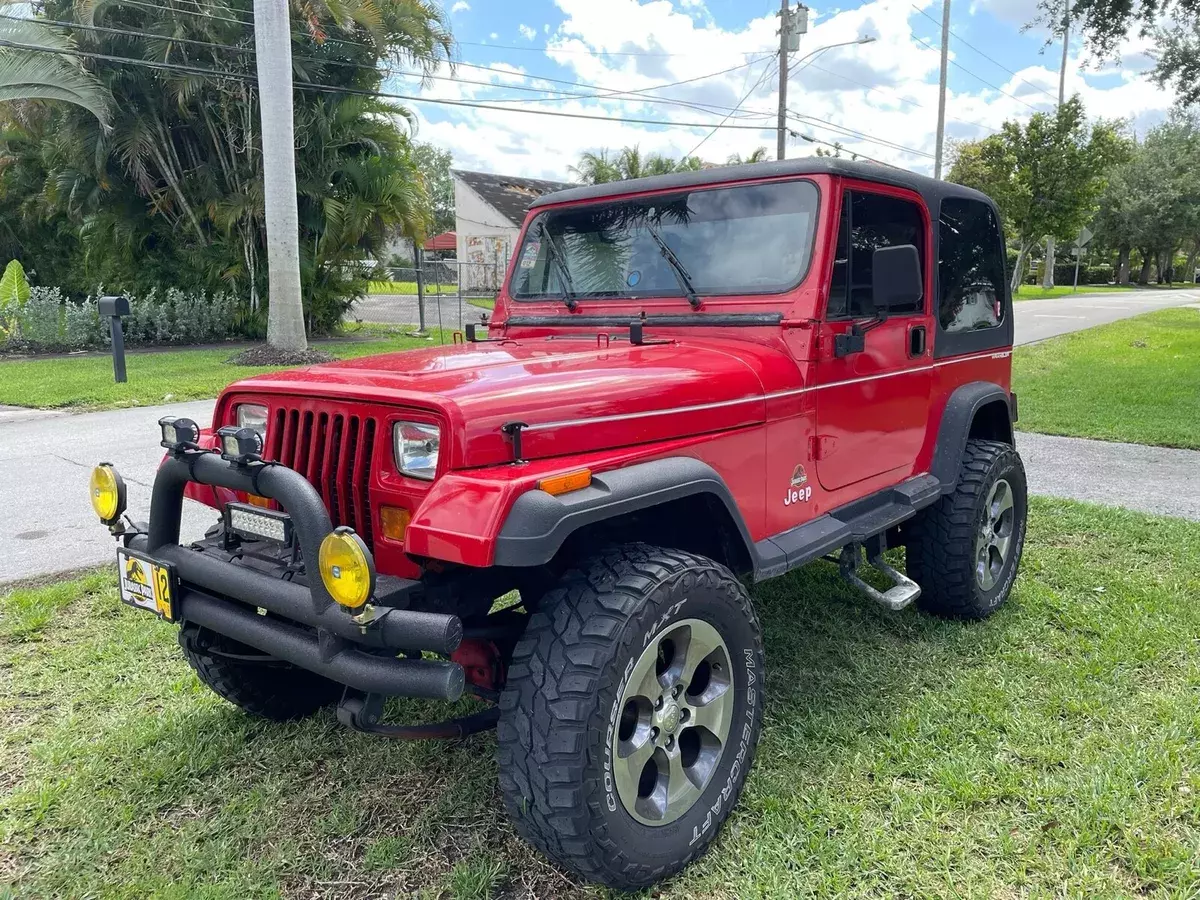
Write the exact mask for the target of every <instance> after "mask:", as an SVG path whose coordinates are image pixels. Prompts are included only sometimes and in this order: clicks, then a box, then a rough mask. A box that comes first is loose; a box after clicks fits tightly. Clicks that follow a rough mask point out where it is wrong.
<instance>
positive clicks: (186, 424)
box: [158, 416, 200, 450]
mask: <svg viewBox="0 0 1200 900" xmlns="http://www.w3.org/2000/svg"><path fill="white" fill-rule="evenodd" d="M158 426H159V427H160V428H161V429H162V445H163V446H164V447H166V448H167V449H168V450H186V449H189V448H195V447H197V446H199V444H200V426H199V425H197V424H196V423H195V422H193V421H192V420H191V419H185V418H184V417H183V416H164V417H163V418H161V419H159V420H158Z"/></svg>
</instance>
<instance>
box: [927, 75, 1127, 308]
mask: <svg viewBox="0 0 1200 900" xmlns="http://www.w3.org/2000/svg"><path fill="white" fill-rule="evenodd" d="M1128 152H1129V149H1128V142H1127V141H1126V140H1125V139H1124V138H1123V137H1122V135H1121V133H1120V132H1119V130H1118V129H1117V127H1116V126H1115V125H1114V124H1112V123H1110V122H1103V121H1101V122H1096V123H1093V124H1092V125H1091V126H1090V127H1089V125H1088V123H1087V121H1086V119H1085V117H1084V111H1083V104H1082V103H1081V102H1080V100H1079V98H1078V97H1073V98H1071V99H1070V100H1069V101H1067V102H1066V103H1064V104H1063V105H1062V106H1060V107H1059V108H1058V109H1057V111H1056V112H1055V113H1054V114H1053V115H1050V114H1047V113H1035V114H1034V115H1033V116H1031V117H1030V119H1029V121H1028V122H1026V123H1025V124H1024V125H1022V124H1020V123H1018V122H1005V123H1004V126H1003V128H1002V129H1001V130H1000V131H999V132H997V133H996V134H994V135H991V136H990V137H987V138H984V139H983V140H982V141H976V142H968V143H963V144H960V145H958V146H957V147H956V148H955V149H954V151H953V153H954V161H953V164H952V165H951V167H950V173H949V176H948V178H949V180H950V181H954V182H957V183H959V184H965V185H967V186H968V187H973V188H976V189H978V190H981V191H983V192H984V193H985V194H988V195H990V196H991V197H992V198H993V199H994V200H995V201H996V203H997V205H998V206H999V207H1000V211H1001V213H1002V215H1003V216H1004V219H1005V223H1006V226H1007V227H1008V228H1009V229H1010V232H1011V236H1012V238H1013V239H1014V241H1015V242H1016V245H1017V262H1016V265H1015V266H1014V267H1013V272H1012V290H1013V292H1014V293H1015V292H1016V291H1018V290H1019V289H1020V286H1021V278H1022V276H1023V274H1024V268H1025V263H1026V260H1027V258H1028V256H1029V251H1030V250H1031V249H1033V246H1034V244H1036V243H1037V242H1038V241H1039V240H1040V239H1041V238H1043V237H1045V236H1046V235H1053V236H1054V237H1056V238H1058V239H1060V240H1069V239H1070V238H1071V237H1073V236H1074V235H1075V233H1076V232H1077V231H1078V230H1079V228H1080V227H1081V226H1082V225H1084V224H1085V223H1086V222H1088V221H1089V220H1090V219H1091V218H1092V214H1093V212H1094V211H1095V208H1096V204H1097V201H1098V199H1099V197H1100V194H1101V192H1102V191H1103V190H1104V186H1105V183H1106V180H1107V176H1108V173H1109V172H1110V170H1111V169H1112V168H1113V167H1114V166H1115V165H1116V164H1118V163H1119V162H1120V161H1121V160H1122V159H1124V158H1125V157H1126V156H1127V154H1128Z"/></svg>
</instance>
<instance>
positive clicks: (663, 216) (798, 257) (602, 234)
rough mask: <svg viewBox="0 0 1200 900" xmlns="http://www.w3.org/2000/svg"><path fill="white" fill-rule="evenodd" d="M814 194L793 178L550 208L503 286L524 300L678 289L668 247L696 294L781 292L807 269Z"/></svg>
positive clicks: (635, 294) (529, 231) (672, 292)
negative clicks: (506, 286) (508, 280)
mask: <svg viewBox="0 0 1200 900" xmlns="http://www.w3.org/2000/svg"><path fill="white" fill-rule="evenodd" d="M817 203H818V193H817V188H816V185H814V184H813V183H812V182H811V181H807V180H797V181H785V182H771V183H767V184H754V185H740V186H732V187H722V188H706V189H703V190H692V191H685V192H680V193H672V194H662V195H658V196H655V197H646V198H637V199H630V200H615V201H610V202H606V203H589V204H587V205H583V206H577V207H564V208H562V209H551V210H547V211H545V212H542V213H539V214H538V215H537V216H536V217H535V218H534V219H533V220H532V221H531V222H530V223H529V228H528V229H526V232H525V239H524V241H523V242H522V244H521V247H520V249H519V250H518V252H517V265H516V267H515V268H514V269H513V275H512V279H511V282H510V285H509V291H510V293H511V294H512V296H513V297H515V298H517V299H521V300H536V299H541V298H556V299H557V298H564V297H566V296H567V293H568V292H569V293H570V294H571V296H573V297H574V298H575V299H578V300H586V299H588V298H605V297H607V298H622V297H629V298H639V297H653V296H658V297H661V296H676V295H683V294H684V293H685V292H684V289H683V288H682V287H681V285H680V282H679V278H678V274H677V273H676V272H675V271H674V269H673V267H672V265H671V263H670V262H669V261H668V255H669V254H673V255H674V256H675V258H676V259H677V260H678V262H679V263H680V264H681V265H682V267H683V269H684V270H685V271H686V273H687V280H688V281H690V282H691V285H692V287H693V288H694V289H695V291H696V293H697V294H699V295H701V296H719V295H731V294H771V293H778V292H780V291H785V290H788V289H790V288H792V287H795V286H796V285H797V284H799V283H800V281H801V280H802V279H803V278H804V275H805V273H806V272H807V271H808V264H809V260H810V258H811V256H812V246H813V232H814V229H815V225H816V221H817ZM663 244H665V245H666V248H665V249H664V247H663V246H662V245H663ZM668 251H669V253H668Z"/></svg>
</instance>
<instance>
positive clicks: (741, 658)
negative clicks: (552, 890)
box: [497, 545, 763, 888]
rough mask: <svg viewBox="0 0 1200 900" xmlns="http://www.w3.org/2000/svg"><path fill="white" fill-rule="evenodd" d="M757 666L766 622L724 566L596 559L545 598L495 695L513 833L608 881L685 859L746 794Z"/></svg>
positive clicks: (639, 878) (651, 873) (758, 690)
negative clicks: (499, 692)
mask: <svg viewBox="0 0 1200 900" xmlns="http://www.w3.org/2000/svg"><path fill="white" fill-rule="evenodd" d="M762 678H763V650H762V634H761V630H760V627H759V623H758V619H757V618H756V616H755V614H754V609H753V607H752V605H751V602H750V597H749V595H748V594H747V592H746V590H745V588H744V587H743V586H742V584H741V583H740V582H739V581H738V580H737V579H736V578H735V577H734V576H733V574H732V573H731V572H730V571H729V570H728V569H726V568H725V567H724V566H721V565H719V564H718V563H716V562H713V561H712V560H709V559H705V558H703V557H698V556H694V555H691V554H688V553H683V552H680V551H676V550H667V549H661V548H657V547H649V546H645V545H628V546H624V547H620V548H617V549H614V550H612V551H609V552H605V553H602V554H599V555H597V556H595V557H593V558H591V559H588V560H586V561H585V562H583V563H582V564H581V565H580V566H579V568H578V569H574V570H572V571H569V572H568V573H567V574H566V575H565V576H564V577H563V579H562V580H561V582H560V583H559V585H558V586H557V587H555V588H554V589H552V590H551V591H549V592H548V593H547V595H546V596H545V597H544V598H543V599H542V602H541V604H540V607H539V610H538V612H537V613H535V614H534V615H533V616H532V618H531V620H530V623H529V626H528V627H527V629H526V632H525V635H524V636H523V638H522V639H521V641H520V643H518V645H517V647H516V650H515V652H514V655H513V660H512V666H511V668H510V670H509V678H508V685H507V688H506V689H505V691H504V693H503V695H502V697H501V700H500V708H501V718H500V724H499V729H498V750H497V753H498V757H499V764H500V786H501V789H502V791H503V794H504V800H505V805H506V807H507V809H508V812H509V815H510V816H511V817H512V819H513V821H514V822H515V823H516V827H517V829H518V831H519V832H520V833H521V835H522V836H523V837H525V839H526V840H528V841H529V842H530V843H531V844H533V845H534V846H535V847H537V848H538V849H539V850H541V851H542V852H544V853H545V854H547V855H548V856H550V857H551V858H552V859H554V860H555V861H557V862H558V863H559V864H561V865H563V866H564V867H566V868H568V869H570V870H572V871H574V872H576V873H578V874H579V875H581V876H583V877H585V878H588V879H589V880H593V881H599V882H602V883H604V884H607V885H610V886H612V887H618V888H635V887H639V886H643V885H647V884H650V883H651V882H654V881H656V880H658V879H660V878H663V877H665V876H667V875H670V874H672V873H674V872H677V871H679V870H680V869H682V868H683V867H684V866H685V865H687V864H688V863H689V862H690V861H691V860H693V859H695V858H696V857H697V856H699V855H700V854H701V853H703V852H704V850H705V849H706V848H707V847H708V845H709V844H710V843H711V842H712V840H713V839H714V838H715V837H716V835H717V832H718V831H719V829H720V827H721V825H722V823H723V822H724V820H725V819H726V818H727V817H728V815H729V812H730V810H731V808H732V807H733V805H734V803H735V802H736V801H737V799H738V796H739V795H740V793H741V790H742V786H743V784H744V782H745V779H746V775H747V773H748V771H749V768H750V764H751V762H752V760H753V756H754V748H755V744H756V743H757V741H758V735H759V731H760V729H761V727H762V702H763V700H762Z"/></svg>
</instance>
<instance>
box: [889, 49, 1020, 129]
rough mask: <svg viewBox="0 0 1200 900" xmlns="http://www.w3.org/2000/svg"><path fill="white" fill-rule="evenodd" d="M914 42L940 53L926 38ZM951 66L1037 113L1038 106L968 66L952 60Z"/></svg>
mask: <svg viewBox="0 0 1200 900" xmlns="http://www.w3.org/2000/svg"><path fill="white" fill-rule="evenodd" d="M913 40H915V41H916V42H917V43H918V44H923V45H924V46H926V47H928V48H929V49H930V50H932V51H933V52H934V53H939V52H940V51H939V50H938V48H937V47H935V46H933V45H932V44H931V43H929V41H927V40H925V39H924V38H919V37H917V36H916V35H915V34H914V35H913ZM950 65H952V66H954V68H956V69H962V71H964V72H966V73H967V74H968V75H970V76H971V77H972V78H974V79H975V80H976V81H978V82H979V83H980V84H985V85H987V86H988V87H990V88H991V89H992V90H993V91H997V92H999V93H1001V94H1003V95H1004V96H1005V97H1008V98H1009V99H1010V100H1016V101H1017V102H1018V103H1020V104H1021V105H1022V106H1028V107H1029V108H1030V109H1032V110H1033V111H1034V112H1037V107H1036V106H1030V104H1028V103H1026V102H1025V101H1024V100H1022V99H1021V98H1020V97H1015V96H1013V95H1012V94H1010V93H1009V92H1008V91H1006V90H1004V88H1002V87H998V86H997V85H994V84H992V83H991V82H990V81H988V80H987V79H986V78H983V77H982V76H980V75H976V74H975V73H974V72H972V71H971V70H970V69H968V68H967V67H966V66H964V65H962V64H961V63H958V62H955V61H954V60H950Z"/></svg>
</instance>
